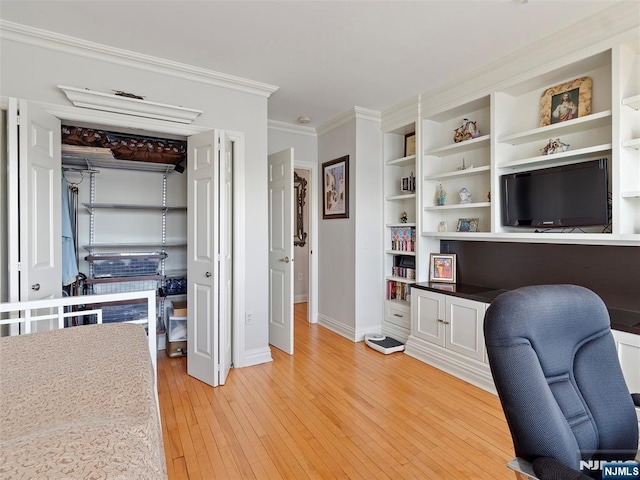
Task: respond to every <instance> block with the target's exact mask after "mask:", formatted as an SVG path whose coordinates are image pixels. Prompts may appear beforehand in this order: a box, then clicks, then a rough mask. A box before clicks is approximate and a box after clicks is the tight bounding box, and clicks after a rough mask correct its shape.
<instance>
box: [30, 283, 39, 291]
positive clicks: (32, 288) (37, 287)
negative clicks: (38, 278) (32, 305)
mask: <svg viewBox="0 0 640 480" xmlns="http://www.w3.org/2000/svg"><path fill="white" fill-rule="evenodd" d="M31 290H35V291H36V292H37V291H38V290H40V284H39V283H34V284H33V285H31Z"/></svg>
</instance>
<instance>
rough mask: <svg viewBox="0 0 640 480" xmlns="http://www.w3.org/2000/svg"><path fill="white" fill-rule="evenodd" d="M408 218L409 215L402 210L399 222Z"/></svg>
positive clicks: (403, 221)
mask: <svg viewBox="0 0 640 480" xmlns="http://www.w3.org/2000/svg"><path fill="white" fill-rule="evenodd" d="M408 219H409V217H407V212H402V213H401V214H400V222H401V223H407V220H408Z"/></svg>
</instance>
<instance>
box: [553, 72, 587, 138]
mask: <svg viewBox="0 0 640 480" xmlns="http://www.w3.org/2000/svg"><path fill="white" fill-rule="evenodd" d="M592 86H593V81H592V80H591V77H582V78H577V79H575V80H572V81H570V82H566V83H562V84H560V85H556V86H555V87H551V88H547V89H546V90H545V91H544V92H543V93H542V97H541V98H540V126H541V127H544V126H547V125H552V124H554V123H560V122H566V121H567V120H573V119H574V118H578V117H584V116H585V115H589V114H590V113H591V89H592Z"/></svg>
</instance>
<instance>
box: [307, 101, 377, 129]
mask: <svg viewBox="0 0 640 480" xmlns="http://www.w3.org/2000/svg"><path fill="white" fill-rule="evenodd" d="M381 118H382V115H381V113H380V112H379V111H377V110H370V109H367V108H362V107H353V108H351V109H349V110H347V111H346V112H344V113H341V114H340V115H338V116H337V117H334V118H332V119H331V120H329V121H328V122H325V123H323V124H322V125H320V126H319V127H318V128H317V129H316V132H318V135H324V134H325V133H327V132H330V131H331V130H333V129H336V128H338V127H340V126H342V125H344V124H345V123H347V122H350V121H351V120H370V121H374V122H378V123H380V122H381Z"/></svg>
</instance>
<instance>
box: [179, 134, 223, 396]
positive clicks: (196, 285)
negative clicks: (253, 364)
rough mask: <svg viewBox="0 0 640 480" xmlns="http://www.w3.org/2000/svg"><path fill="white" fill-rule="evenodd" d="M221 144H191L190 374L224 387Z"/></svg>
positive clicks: (210, 139) (213, 140) (206, 138)
mask: <svg viewBox="0 0 640 480" xmlns="http://www.w3.org/2000/svg"><path fill="white" fill-rule="evenodd" d="M217 145H218V140H217V133H216V132H214V131H212V132H204V133H201V134H198V135H193V136H191V137H189V139H188V159H187V164H188V165H187V167H188V179H187V183H188V187H187V212H188V219H187V230H188V232H187V284H188V287H187V299H188V305H189V307H188V309H187V351H188V355H187V373H188V374H189V375H192V376H193V377H196V378H197V379H199V380H201V381H203V382H205V383H207V384H209V385H211V386H214V387H215V386H217V385H218V364H219V359H218V355H219V341H218V328H219V325H218V296H217V291H218V288H219V285H218V261H217V258H216V256H217V253H216V252H217V249H218V245H217V244H218V242H217V237H218V195H217V192H218V189H217V188H216V185H217V182H218V148H217Z"/></svg>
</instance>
